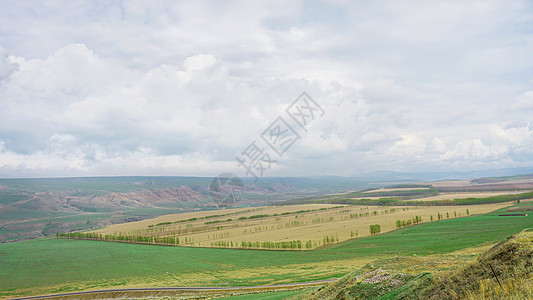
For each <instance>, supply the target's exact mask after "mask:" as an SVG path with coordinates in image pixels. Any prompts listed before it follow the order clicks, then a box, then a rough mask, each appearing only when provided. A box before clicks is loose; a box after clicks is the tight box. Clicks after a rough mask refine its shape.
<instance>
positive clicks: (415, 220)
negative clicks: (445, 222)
mask: <svg viewBox="0 0 533 300" xmlns="http://www.w3.org/2000/svg"><path fill="white" fill-rule="evenodd" d="M432 219H433V218H432ZM420 222H422V217H421V216H415V217H413V218H412V219H407V220H396V228H402V227H405V226H409V225H413V224H418V223H420Z"/></svg>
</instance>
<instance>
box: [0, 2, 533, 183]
mask: <svg viewBox="0 0 533 300" xmlns="http://www.w3.org/2000/svg"><path fill="white" fill-rule="evenodd" d="M303 92H306V93H307V95H308V97H310V98H311V99H312V100H313V101H310V100H309V99H308V98H305V97H304V98H305V99H307V102H305V99H302V98H298V97H299V96H300V95H302V93H303ZM304 96H305V95H304ZM302 101H304V102H302ZM293 103H294V104H293ZM302 103H307V106H305V105H301V104H302ZM291 104H293V105H291ZM297 108H300V113H301V114H300V115H295V113H294V112H295V110H294V109H297ZM305 108H307V110H305ZM291 109H292V111H291ZM305 112H307V113H305ZM311 113H313V114H311ZM293 117H294V118H293ZM304 119H305V121H306V123H305V126H300V125H299V122H298V121H302V122H303V121H304ZM302 122H300V123H302ZM280 124H281V125H282V126H280ZM276 130H277V131H276ZM276 150H277V152H276ZM238 160H240V161H241V162H239V161H238ZM514 167H533V2H531V1H498V0H488V1H423V0H421V1H417V0H413V1H7V0H0V177H2V178H9V177H58V176H118V175H176V176H216V175H217V174H220V173H223V172H230V173H234V174H236V175H238V176H252V177H253V176H254V175H255V176H257V177H258V178H260V177H266V176H268V177H271V176H318V175H339V176H356V175H357V174H361V173H364V172H371V171H377V170H391V171H399V172H418V171H472V170H484V169H497V168H514Z"/></svg>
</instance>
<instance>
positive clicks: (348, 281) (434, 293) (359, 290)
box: [293, 230, 533, 300]
mask: <svg viewBox="0 0 533 300" xmlns="http://www.w3.org/2000/svg"><path fill="white" fill-rule="evenodd" d="M403 259H405V258H397V259H396V261H393V262H390V261H389V262H387V263H385V264H384V265H385V266H389V268H387V267H383V266H379V267H376V266H375V265H376V264H377V263H376V262H374V263H372V264H369V265H367V266H365V267H363V268H361V269H360V270H358V271H355V272H352V273H350V274H348V275H346V276H344V277H343V278H341V279H340V280H339V281H337V282H335V283H331V284H329V285H328V286H326V287H324V288H321V289H319V290H315V291H313V292H309V293H305V294H301V295H298V296H296V297H294V298H293V299H303V298H305V299H317V300H318V299H531V298H532V297H533V275H532V274H533V232H531V231H526V230H524V231H522V232H520V233H518V234H515V235H513V236H511V237H509V238H508V239H507V240H505V241H503V242H501V243H499V244H497V245H496V246H494V247H493V248H491V249H489V250H488V251H486V252H485V253H483V254H482V255H480V256H479V257H478V258H477V259H476V260H474V261H473V262H470V263H467V264H465V265H462V266H458V267H455V268H453V269H452V270H450V271H447V272H442V273H440V274H436V275H432V274H431V273H430V272H421V273H417V274H412V273H411V274H410V273H409V272H401V271H399V270H398V269H397V268H394V265H395V263H396V264H398V262H397V261H398V260H403ZM430 263H431V259H430V258H428V259H427V261H426V262H425V264H426V265H428V264H430ZM402 271H404V270H402Z"/></svg>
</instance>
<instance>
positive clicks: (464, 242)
mask: <svg viewBox="0 0 533 300" xmlns="http://www.w3.org/2000/svg"><path fill="white" fill-rule="evenodd" d="M528 205H529V206H528ZM530 205H531V203H530V202H526V201H523V203H520V204H519V205H518V206H515V207H514V208H516V207H522V208H527V209H529V208H528V207H530ZM503 211H505V209H500V210H499V211H496V212H493V213H488V214H484V215H475V216H470V217H464V218H453V219H446V220H442V221H438V222H428V223H424V224H419V225H415V226H409V227H404V228H402V229H399V230H395V231H393V232H389V233H386V234H381V235H377V236H372V237H365V238H357V239H354V240H349V241H346V242H343V243H338V244H334V245H331V246H328V247H325V248H322V249H317V250H314V251H304V252H296V251H257V250H236V249H212V248H192V247H162V246H154V245H137V244H126V243H109V242H98V241H83V240H65V239H38V240H31V241H24V242H18V243H10V244H2V245H0V265H1V266H2V268H0V291H1V294H0V296H3V297H13V296H17V295H20V296H22V295H33V294H43V293H55V292H65V291H76V290H90V289H101V288H115V287H147V286H176V285H181V286H249V285H260V284H275V283H287V282H297V281H310V280H320V279H328V278H336V277H341V276H343V275H345V274H347V273H349V272H351V271H352V270H354V269H357V268H360V267H362V266H364V265H366V264H368V263H369V262H371V261H373V260H375V259H386V258H394V257H399V256H403V257H412V256H413V255H416V256H417V257H420V256H430V255H431V256H438V255H447V254H450V253H453V252H455V251H460V250H462V249H466V248H472V247H479V246H487V245H492V244H495V243H497V242H499V241H501V240H503V239H505V238H506V237H507V236H509V235H511V234H513V233H516V232H519V231H521V230H522V229H524V228H529V227H533V216H532V215H531V213H532V212H533V211H531V210H527V211H526V212H527V213H528V214H529V215H528V216H527V217H501V216H499V214H500V213H501V212H503ZM455 256H456V254H455ZM451 257H453V255H452V256H451ZM451 257H450V259H451Z"/></svg>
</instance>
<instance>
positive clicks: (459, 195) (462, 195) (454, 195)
mask: <svg viewBox="0 0 533 300" xmlns="http://www.w3.org/2000/svg"><path fill="white" fill-rule="evenodd" d="M525 192H529V191H523V190H522V191H486V192H450V193H439V194H438V195H435V196H429V197H424V198H417V199H411V200H418V201H433V200H453V199H466V198H486V197H493V196H501V195H517V194H522V193H525ZM407 201H409V200H407Z"/></svg>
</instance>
